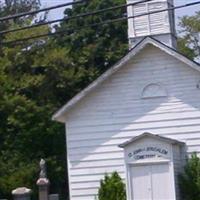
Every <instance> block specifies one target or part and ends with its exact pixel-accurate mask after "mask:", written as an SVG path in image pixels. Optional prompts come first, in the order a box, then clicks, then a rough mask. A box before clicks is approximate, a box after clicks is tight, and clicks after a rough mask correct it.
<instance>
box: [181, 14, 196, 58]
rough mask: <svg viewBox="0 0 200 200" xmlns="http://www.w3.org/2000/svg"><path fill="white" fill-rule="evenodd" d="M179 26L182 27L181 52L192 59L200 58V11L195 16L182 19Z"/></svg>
mask: <svg viewBox="0 0 200 200" xmlns="http://www.w3.org/2000/svg"><path fill="white" fill-rule="evenodd" d="M179 26H180V27H181V37H180V38H179V41H178V48H179V51H180V52H182V53H183V54H185V55H186V56H188V57H189V58H191V59H194V58H195V57H197V56H200V45H199V43H200V11H199V12H196V14H195V15H193V16H184V17H183V18H181V21H180V23H179Z"/></svg>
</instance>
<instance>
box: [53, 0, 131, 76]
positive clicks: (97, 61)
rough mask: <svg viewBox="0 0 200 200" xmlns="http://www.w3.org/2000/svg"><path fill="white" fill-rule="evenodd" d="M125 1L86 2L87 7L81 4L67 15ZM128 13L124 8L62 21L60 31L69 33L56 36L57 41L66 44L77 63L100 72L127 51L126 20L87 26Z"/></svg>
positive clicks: (69, 10) (103, 0)
mask: <svg viewBox="0 0 200 200" xmlns="http://www.w3.org/2000/svg"><path fill="white" fill-rule="evenodd" d="M124 3H126V1H125V0H115V1H113V0H101V1H99V0H93V1H86V3H85V4H84V6H83V5H81V4H80V5H76V6H74V7H73V8H72V9H66V11H65V14H66V16H69V17H71V16H75V15H79V14H81V13H87V12H91V11H94V10H99V9H103V8H108V7H112V6H116V5H119V4H124ZM125 12H126V10H125V8H124V9H118V10H114V11H109V12H105V13H103V14H99V15H93V16H88V17H84V18H78V19H74V20H70V21H66V22H63V23H61V25H60V26H58V27H57V30H65V31H67V30H68V32H67V33H66V34H64V35H62V37H57V38H56V41H57V42H58V44H59V45H60V46H63V47H65V46H66V45H67V47H68V50H69V54H70V57H71V58H72V59H73V61H74V63H75V65H78V66H83V67H84V68H87V69H89V68H94V69H97V70H98V71H100V73H101V72H102V71H104V70H106V69H107V68H108V67H110V66H111V65H113V64H114V63H115V62H116V61H118V60H119V58H120V57H122V56H123V55H124V54H125V53H126V52H127V49H128V40H127V38H128V37H127V21H126V20H125V21H122V22H117V23H110V24H104V25H99V26H97V25H96V26H92V27H91V26H88V25H91V24H95V23H101V22H103V21H106V20H108V19H116V18H118V17H122V16H124V13H125ZM82 27H84V28H82Z"/></svg>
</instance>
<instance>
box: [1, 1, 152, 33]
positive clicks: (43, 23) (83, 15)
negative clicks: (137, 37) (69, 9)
mask: <svg viewBox="0 0 200 200" xmlns="http://www.w3.org/2000/svg"><path fill="white" fill-rule="evenodd" d="M150 1H152V0H143V1H138V2H135V3H130V4H122V5H119V6H113V7H110V8H105V9H101V10H96V11H93V12H88V13H84V14H80V15H76V16H72V17H66V18H62V19H57V20H52V21H48V22H42V23H38V24H34V25H31V26H24V27H21V28H16V29H10V30H5V31H0V35H4V34H7V33H13V32H16V31H22V30H26V29H31V28H36V27H39V26H44V25H48V24H54V23H57V22H61V21H68V20H72V19H76V18H81V17H87V16H91V15H97V14H101V13H103V12H108V11H112V10H117V9H120V8H125V7H128V6H134V5H137V4H140V3H146V2H150Z"/></svg>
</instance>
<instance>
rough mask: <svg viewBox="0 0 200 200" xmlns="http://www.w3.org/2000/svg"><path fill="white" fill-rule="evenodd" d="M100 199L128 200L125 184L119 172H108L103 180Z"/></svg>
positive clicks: (99, 193)
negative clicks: (109, 173)
mask: <svg viewBox="0 0 200 200" xmlns="http://www.w3.org/2000/svg"><path fill="white" fill-rule="evenodd" d="M98 200H126V189H125V184H124V183H123V181H122V179H121V177H120V176H119V174H118V173H117V172H113V173H112V174H111V175H110V176H109V175H107V174H106V175H105V177H104V180H101V184H100V188H99V191H98Z"/></svg>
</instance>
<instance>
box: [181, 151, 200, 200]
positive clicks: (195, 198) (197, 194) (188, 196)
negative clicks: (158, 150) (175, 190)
mask: <svg viewBox="0 0 200 200" xmlns="http://www.w3.org/2000/svg"><path fill="white" fill-rule="evenodd" d="M179 186H180V192H181V196H182V198H181V199H182V200H199V199H200V158H198V157H197V155H196V154H193V155H192V157H191V158H190V159H189V160H188V161H187V164H186V166H185V169H184V173H183V174H181V175H180V176H179Z"/></svg>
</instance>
